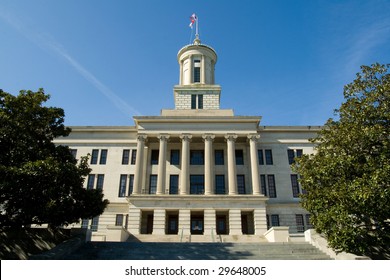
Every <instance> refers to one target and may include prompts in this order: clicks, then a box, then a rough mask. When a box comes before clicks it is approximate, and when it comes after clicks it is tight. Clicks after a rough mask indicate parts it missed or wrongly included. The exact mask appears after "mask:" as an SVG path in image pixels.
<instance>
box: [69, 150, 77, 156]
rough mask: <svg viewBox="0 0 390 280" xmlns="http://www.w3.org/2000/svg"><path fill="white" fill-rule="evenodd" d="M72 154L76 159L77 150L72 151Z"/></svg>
mask: <svg viewBox="0 0 390 280" xmlns="http://www.w3.org/2000/svg"><path fill="white" fill-rule="evenodd" d="M70 153H71V154H72V156H73V157H74V158H76V156H77V149H70Z"/></svg>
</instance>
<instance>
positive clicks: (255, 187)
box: [248, 134, 261, 195]
mask: <svg viewBox="0 0 390 280" xmlns="http://www.w3.org/2000/svg"><path fill="white" fill-rule="evenodd" d="M248 139H249V149H250V158H251V175H252V192H253V194H255V195H259V194H261V187H260V179H259V177H260V174H259V159H258V157H257V141H258V140H259V139H260V135H258V134H250V135H248Z"/></svg>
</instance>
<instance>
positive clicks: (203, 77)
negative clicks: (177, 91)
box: [200, 55, 206, 84]
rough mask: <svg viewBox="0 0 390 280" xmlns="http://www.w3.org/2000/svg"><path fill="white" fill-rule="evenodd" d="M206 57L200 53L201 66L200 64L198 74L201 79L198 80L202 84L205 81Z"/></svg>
mask: <svg viewBox="0 0 390 280" xmlns="http://www.w3.org/2000/svg"><path fill="white" fill-rule="evenodd" d="M205 60H206V57H205V56H204V55H202V60H201V61H202V62H201V63H202V66H201V68H200V74H201V76H200V77H201V78H200V79H201V80H200V82H201V83H202V84H205V83H206V61H205Z"/></svg>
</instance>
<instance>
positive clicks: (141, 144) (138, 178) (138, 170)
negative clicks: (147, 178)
mask: <svg viewBox="0 0 390 280" xmlns="http://www.w3.org/2000/svg"><path fill="white" fill-rule="evenodd" d="M145 140H146V135H143V134H139V135H138V137H137V156H136V159H135V174H134V185H133V194H140V193H141V189H142V174H143V172H142V170H143V159H144V148H145Z"/></svg>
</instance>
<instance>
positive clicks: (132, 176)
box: [128, 174, 134, 195]
mask: <svg viewBox="0 0 390 280" xmlns="http://www.w3.org/2000/svg"><path fill="white" fill-rule="evenodd" d="M133 187H134V174H130V176H129V192H128V195H131V194H132V193H133Z"/></svg>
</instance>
